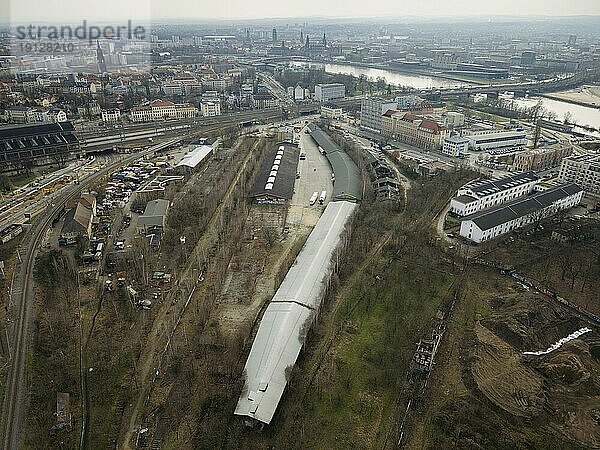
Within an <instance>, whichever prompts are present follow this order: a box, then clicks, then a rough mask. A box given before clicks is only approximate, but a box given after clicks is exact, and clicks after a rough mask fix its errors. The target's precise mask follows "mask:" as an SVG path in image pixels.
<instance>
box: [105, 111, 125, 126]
mask: <svg viewBox="0 0 600 450" xmlns="http://www.w3.org/2000/svg"><path fill="white" fill-rule="evenodd" d="M120 120H121V111H120V110H118V109H105V110H103V111H102V122H104V123H117V122H119V121H120Z"/></svg>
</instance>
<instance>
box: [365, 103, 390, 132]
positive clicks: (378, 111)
mask: <svg viewBox="0 0 600 450" xmlns="http://www.w3.org/2000/svg"><path fill="white" fill-rule="evenodd" d="M397 107H398V103H397V102H396V101H395V100H388V99H383V98H377V97H369V98H364V99H363V100H362V101H361V102H360V126H361V128H366V129H369V130H375V131H379V132H381V116H383V115H384V114H385V113H386V112H388V111H390V110H394V109H396V108H397Z"/></svg>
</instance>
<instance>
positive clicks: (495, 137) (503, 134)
mask: <svg viewBox="0 0 600 450" xmlns="http://www.w3.org/2000/svg"><path fill="white" fill-rule="evenodd" d="M465 137H466V138H467V139H469V141H470V143H469V145H470V147H471V148H472V149H473V150H475V151H489V150H497V149H502V148H509V147H523V146H525V145H526V144H527V133H526V132H525V131H518V130H514V131H513V130H510V131H507V130H485V131H476V132H474V133H472V134H469V135H465Z"/></svg>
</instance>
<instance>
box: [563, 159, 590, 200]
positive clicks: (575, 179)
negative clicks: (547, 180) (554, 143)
mask: <svg viewBox="0 0 600 450" xmlns="http://www.w3.org/2000/svg"><path fill="white" fill-rule="evenodd" d="M558 178H559V180H560V181H561V182H563V183H577V184H578V185H579V186H581V187H582V188H583V189H585V190H586V191H587V192H589V193H592V194H595V195H600V154H598V153H592V154H588V155H578V156H569V157H566V158H564V159H563V160H562V164H561V166H560V172H559V175H558Z"/></svg>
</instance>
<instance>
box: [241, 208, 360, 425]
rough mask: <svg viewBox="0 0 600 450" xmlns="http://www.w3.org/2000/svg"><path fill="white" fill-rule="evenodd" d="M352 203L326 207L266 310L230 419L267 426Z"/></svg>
mask: <svg viewBox="0 0 600 450" xmlns="http://www.w3.org/2000/svg"><path fill="white" fill-rule="evenodd" d="M357 207H358V205H357V204H356V203H353V202H348V201H338V202H330V203H329V204H328V205H327V207H326V208H325V211H324V212H323V215H322V216H321V218H320V219H319V222H318V223H317V225H316V226H315V228H314V229H313V231H312V232H311V234H310V235H309V237H308V239H307V241H306V243H305V244H304V247H303V248H302V250H301V251H300V253H299V254H298V257H297V258H296V261H295V262H294V264H293V265H292V267H291V268H290V270H289V271H288V273H287V275H286V277H285V279H284V280H283V282H282V283H281V285H280V286H279V289H278V290H277V292H276V293H275V296H274V297H273V299H272V300H271V303H270V304H269V306H268V307H267V309H266V311H265V313H264V315H263V318H262V320H261V322H260V326H259V328H258V332H257V333H256V337H255V338H254V342H253V344H252V349H251V350H250V354H249V355H248V360H247V361H246V366H245V372H246V380H245V384H244V389H243V391H242V394H241V396H240V399H239V401H238V404H237V407H236V409H235V414H237V415H241V416H248V417H250V418H252V419H255V420H257V421H259V422H263V423H266V424H268V423H270V422H271V419H272V418H273V415H274V414H275V410H276V409H277V405H278V404H279V400H280V399H281V396H282V395H283V391H284V389H285V386H286V384H287V376H289V374H286V371H287V370H288V368H289V367H292V366H293V365H294V364H295V363H296V359H297V358H298V354H299V353H300V350H301V348H302V345H303V343H304V342H303V341H304V336H305V335H306V331H307V330H308V329H309V327H310V325H311V324H312V320H313V317H314V313H313V312H314V311H316V310H318V308H319V306H320V304H321V300H322V298H323V294H324V292H325V287H326V285H327V283H328V281H329V277H330V276H331V273H332V271H333V268H334V267H333V263H332V255H333V254H334V251H335V250H336V249H337V248H338V246H339V244H340V241H341V238H342V233H343V231H344V228H345V226H346V223H347V222H348V221H349V219H350V217H351V216H352V214H353V212H354V210H355V209H356V208H357Z"/></svg>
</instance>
